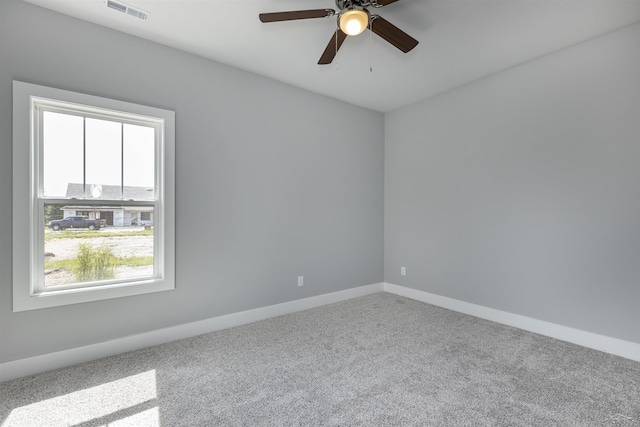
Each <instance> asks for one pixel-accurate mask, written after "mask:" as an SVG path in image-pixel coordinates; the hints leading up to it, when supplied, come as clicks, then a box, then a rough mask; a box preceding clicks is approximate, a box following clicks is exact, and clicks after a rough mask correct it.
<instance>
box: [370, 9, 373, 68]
mask: <svg viewBox="0 0 640 427" xmlns="http://www.w3.org/2000/svg"><path fill="white" fill-rule="evenodd" d="M371 33H373V20H371V23H370V24H369V72H370V73H373V50H372V48H371Z"/></svg>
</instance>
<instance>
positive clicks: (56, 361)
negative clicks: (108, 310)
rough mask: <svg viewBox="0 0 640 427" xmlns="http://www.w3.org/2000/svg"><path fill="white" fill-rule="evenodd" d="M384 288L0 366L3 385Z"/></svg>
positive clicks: (326, 296)
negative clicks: (11, 381)
mask: <svg viewBox="0 0 640 427" xmlns="http://www.w3.org/2000/svg"><path fill="white" fill-rule="evenodd" d="M383 288H384V284H383V283H375V284H372V285H366V286H360V287H358V288H353V289H347V290H344V291H338V292H332V293H329V294H324V295H318V296H315V297H309V298H304V299H300V300H295V301H289V302H285V303H281V304H276V305H270V306H267V307H261V308H256V309H253V310H247V311H242V312H239V313H233V314H228V315H225V316H219V317H213V318H210V319H205V320H200V321H198V322H192V323H186V324H182V325H177V326H172V327H169V328H164V329H157V330H154V331H150V332H145V333H142V334H136V335H130V336H127V337H123V338H118V339H115V340H111V341H105V342H101V343H97V344H91V345H86V346H82V347H76V348H71V349H68V350H62V351H56V352H54V353H47V354H43V355H40V356H33V357H28V358H24V359H19V360H14V361H10V362H3V363H0V382H2V381H8V380H12V379H16V378H21V377H25V376H27V375H32V374H37V373H40V372H45V371H50V370H52V369H57V368H63V367H65V366H71V365H75V364H78V363H84V362H88V361H91V360H96V359H100V358H103V357H108V356H113V355H115V354H120V353H125V352H127V351H133V350H138V349H141V348H145V347H150V346H153V345H158V344H164V343H166V342H170V341H175V340H179V339H183V338H189V337H194V336H197V335H202V334H206V333H209V332H214V331H218V330H221V329H226V328H231V327H233V326H239V325H244V324H247V323H252V322H256V321H259V320H264V319H268V318H271V317H276V316H281V315H283V314H289V313H294V312H297V311H302V310H307V309H310V308H314V307H319V306H322V305H327V304H333V303H336V302H340V301H345V300H348V299H352V298H357V297H360V296H364V295H369V294H373V293H376V292H382V291H383Z"/></svg>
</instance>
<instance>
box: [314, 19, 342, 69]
mask: <svg viewBox="0 0 640 427" xmlns="http://www.w3.org/2000/svg"><path fill="white" fill-rule="evenodd" d="M346 38H347V35H346V34H345V33H343V32H342V30H341V29H340V28H338V29H337V30H336V32H335V33H334V34H333V36H331V40H329V44H327V47H326V48H325V50H324V52H322V56H321V57H320V59H319V60H318V64H319V65H327V64H331V61H333V58H335V56H336V53H338V49H340V46H342V43H344V40H345V39H346Z"/></svg>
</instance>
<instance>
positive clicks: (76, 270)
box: [44, 203, 154, 287]
mask: <svg viewBox="0 0 640 427" xmlns="http://www.w3.org/2000/svg"><path fill="white" fill-rule="evenodd" d="M44 209H45V212H44V214H45V215H44V217H45V222H46V227H45V230H44V242H45V244H44V286H45V287H53V286H62V285H72V284H76V283H85V282H89V283H91V282H97V281H101V280H113V279H115V280H118V279H128V278H131V279H134V278H142V277H152V276H153V274H154V270H153V261H154V238H153V235H154V228H153V220H154V209H153V207H150V206H88V205H82V204H72V203H68V204H65V205H62V204H45V207H44ZM63 218H64V219H63ZM90 228H93V230H91V229H90Z"/></svg>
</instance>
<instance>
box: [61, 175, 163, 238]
mask: <svg viewBox="0 0 640 427" xmlns="http://www.w3.org/2000/svg"><path fill="white" fill-rule="evenodd" d="M122 192H124V197H123V194H122ZM66 197H70V198H76V199H86V198H91V199H105V200H120V199H135V200H153V197H154V195H153V189H150V188H147V187H129V186H125V187H120V186H119V185H97V184H87V186H86V194H85V190H84V188H83V185H82V184H76V183H70V184H68V185H67V194H66ZM61 210H62V212H63V217H64V218H66V217H68V216H76V215H84V216H87V217H88V218H89V219H98V218H102V219H105V220H106V221H107V225H112V226H116V227H124V226H130V225H145V226H152V225H153V208H152V207H151V206H107V205H105V206H93V207H91V209H88V207H87V206H73V205H68V206H64V207H62V209H61Z"/></svg>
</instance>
